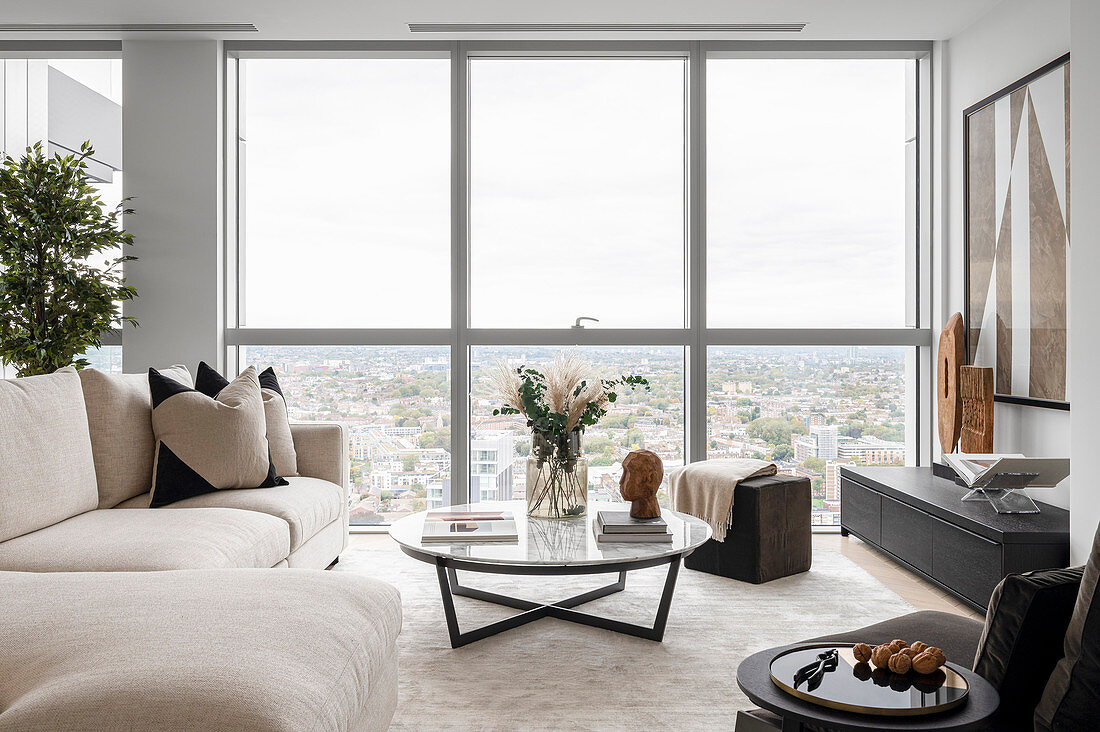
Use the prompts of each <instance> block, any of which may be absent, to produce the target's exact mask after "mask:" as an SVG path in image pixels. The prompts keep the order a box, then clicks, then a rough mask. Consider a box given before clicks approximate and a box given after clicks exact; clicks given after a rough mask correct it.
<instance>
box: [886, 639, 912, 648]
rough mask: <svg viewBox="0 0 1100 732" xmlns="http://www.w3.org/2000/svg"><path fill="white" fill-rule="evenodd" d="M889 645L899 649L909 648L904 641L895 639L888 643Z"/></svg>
mask: <svg viewBox="0 0 1100 732" xmlns="http://www.w3.org/2000/svg"><path fill="white" fill-rule="evenodd" d="M890 645H892V646H900V647H901V648H908V647H909V644H908V643H906V642H905V641H903V640H902V639H901V638H895V639H894V640H892V641H890Z"/></svg>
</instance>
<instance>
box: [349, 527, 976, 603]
mask: <svg viewBox="0 0 1100 732" xmlns="http://www.w3.org/2000/svg"><path fill="white" fill-rule="evenodd" d="M389 542H390V538H389V537H388V536H387V535H385V534H352V535H351V543H350V544H349V546H351V547H357V548H364V549H365V548H378V547H381V546H386V545H388V544H389ZM814 548H815V549H817V548H819V549H833V550H835V551H839V552H840V553H841V554H843V555H844V556H846V557H848V558H849V559H851V560H852V561H853V562H855V563H856V564H858V565H859V566H860V567H862V568H863V569H864V570H866V571H867V573H868V574H870V575H871V576H872V577H874V578H875V579H877V580H878V581H879V582H881V583H882V584H884V585H886V586H887V587H888V588H890V589H891V590H893V591H894V592H895V593H897V594H898V595H899V596H900V597H901V598H902V599H903V600H905V601H906V602H908V603H909V604H910V605H912V606H913V607H915V608H916V609H918V610H940V611H942V612H948V613H955V614H956V615H965V616H966V617H969V618H974V619H975V620H983V619H984V617H985V616H984V615H982V614H981V613H979V612H977V611H976V610H974V609H973V608H970V607H967V606H966V605H964V604H963V603H962V602H960V601H959V600H956V599H955V598H954V597H952V596H951V595H948V594H947V593H946V592H944V591H943V590H941V589H940V588H939V587H936V586H935V585H933V584H932V583H930V582H928V581H926V580H924V579H922V578H921V577H918V576H917V575H915V574H913V573H912V572H910V571H909V570H907V569H905V568H904V567H901V566H899V565H897V564H895V563H894V562H893V561H891V560H890V559H889V558H888V557H887V556H886V555H885V554H882V553H881V552H878V551H876V550H875V549H872V548H871V547H870V546H869V545H868V544H865V543H864V542H862V541H860V540H859V539H857V538H856V537H854V536H844V537H842V536H841V535H840V534H814Z"/></svg>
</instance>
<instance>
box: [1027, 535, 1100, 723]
mask: <svg viewBox="0 0 1100 732" xmlns="http://www.w3.org/2000/svg"><path fill="white" fill-rule="evenodd" d="M1064 647H1065V655H1064V656H1063V657H1062V660H1060V661H1059V662H1058V665H1057V666H1055V668H1054V673H1052V674H1051V676H1050V681H1048V682H1047V685H1046V689H1044V690H1043V697H1042V699H1040V700H1039V706H1038V707H1037V708H1036V709H1035V729H1036V730H1051V731H1052V732H1070V730H1074V731H1076V730H1091V729H1097V725H1098V722H1100V528H1098V529H1097V532H1096V537H1095V538H1094V539H1093V542H1092V554H1091V555H1089V561H1088V563H1087V564H1086V565H1085V571H1084V574H1083V575H1082V577H1081V590H1080V591H1079V592H1078V593H1077V600H1076V604H1075V605H1074V608H1073V616H1072V617H1071V618H1070V621H1069V628H1068V629H1067V630H1066V637H1065V646H1064Z"/></svg>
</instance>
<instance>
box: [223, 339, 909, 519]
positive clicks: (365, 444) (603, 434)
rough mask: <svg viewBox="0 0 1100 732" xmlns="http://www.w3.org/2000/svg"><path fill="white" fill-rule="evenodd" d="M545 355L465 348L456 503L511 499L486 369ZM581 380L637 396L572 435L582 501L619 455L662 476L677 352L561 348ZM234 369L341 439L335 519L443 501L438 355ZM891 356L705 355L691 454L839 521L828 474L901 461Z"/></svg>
mask: <svg viewBox="0 0 1100 732" xmlns="http://www.w3.org/2000/svg"><path fill="white" fill-rule="evenodd" d="M559 350H560V349H558V348H553V347H507V348H505V347H476V348H474V349H472V353H471V364H472V369H471V388H470V415H471V425H470V436H471V437H470V446H469V449H470V450H471V461H470V465H471V476H470V479H471V496H470V500H471V501H475V502H476V501H478V500H508V499H514V498H523V497H524V496H525V495H526V486H525V484H524V483H525V476H526V473H525V464H526V459H527V454H528V452H529V451H530V435H529V431H528V430H527V428H526V426H525V425H524V423H523V420H522V418H519V417H502V416H497V417H494V416H493V415H492V410H493V408H494V407H495V406H498V402H497V400H496V397H495V394H493V393H492V390H491V387H490V385H489V381H488V369H489V368H490V367H491V366H492V365H493V364H494V363H495V360H496V359H498V358H500V359H507V360H509V361H510V362H512V363H515V364H527V365H533V366H539V365H544V364H546V363H548V362H549V361H550V360H551V359H552V358H553V357H554V355H555V353H557V352H558V351H559ZM577 350H578V351H579V353H580V354H581V355H582V356H583V357H584V358H586V359H587V360H588V361H589V362H590V363H591V364H592V365H593V366H594V367H595V369H596V370H597V371H601V372H603V373H605V374H618V373H638V374H641V375H643V376H645V377H646V378H647V379H649V380H650V384H651V389H650V390H649V391H648V392H641V391H640V392H637V393H633V394H631V393H626V394H623V395H622V396H621V398H620V400H619V401H618V402H617V403H616V405H615V407H614V408H613V409H612V410H611V411H610V413H609V414H608V415H607V416H606V417H605V418H604V419H603V420H601V422H600V423H599V424H598V425H596V426H594V427H592V428H589V429H588V430H587V431H586V433H585V436H584V438H583V447H584V453H585V456H586V457H587V459H588V461H589V472H588V474H589V490H590V493H591V494H592V497H593V498H602V499H612V500H614V499H617V498H618V493H617V486H618V479H619V477H620V475H621V462H622V458H623V457H625V455H626V454H627V453H628V452H629V451H630V450H632V449H637V448H646V449H649V450H653V451H654V452H656V453H657V454H658V455H660V456H661V459H662V461H663V462H664V464H665V473H666V481H665V483H664V484H663V485H662V489H661V492H660V493H659V498H660V499H661V500H662V502H663V503H664V504H665V505H667V474H668V472H669V471H671V470H672V469H674V468H676V467H678V466H680V465H682V464H683V462H684V453H685V406H684V405H685V400H684V351H683V349H681V348H677V347H623V348H614V347H588V348H580V349H577ZM241 351H242V353H241V366H242V367H243V366H245V365H248V364H256V365H258V366H273V367H274V368H275V369H276V372H277V373H278V376H279V379H280V382H281V384H282V387H283V391H284V394H285V395H286V399H287V404H288V409H289V412H290V416H291V419H294V420H307V421H308V420H338V421H342V422H345V423H346V424H347V425H348V426H349V430H350V436H351V453H352V454H351V480H352V491H351V492H352V496H351V499H350V500H351V503H350V509H351V515H352V521H353V523H356V524H365V525H372V524H373V525H377V524H384V523H389V522H391V521H393V520H395V519H397V518H400V517H401V516H403V515H407V514H409V513H412V512H414V511H416V510H424V509H426V508H431V507H439V506H443V505H446V504H448V503H451V502H452V501H451V500H450V499H451V485H452V480H453V476H452V475H451V471H450V464H451V460H450V455H451V452H452V450H454V449H466V448H465V446H461V447H460V446H456V445H453V444H452V442H451V430H450V408H451V404H450V394H451V385H450V370H449V369H450V364H449V355H448V354H449V349H447V348H446V347H394V346H333V347H316V346H310V347H292V346H287V347H274V346H264V347H248V348H247V349H245V348H242V349H241ZM906 357H907V356H906V349H903V348H863V347H846V348H830V347H817V348H798V347H782V348H778V347H777V348H770V347H751V348H750V347H739V348H712V349H711V352H710V354H709V360H708V372H707V373H708V379H707V413H708V419H707V433H708V434H707V457H708V458H718V457H756V458H760V459H769V460H774V461H776V463H777V464H778V465H779V467H780V470H781V471H783V472H787V473H792V474H798V475H805V476H806V477H808V478H810V479H811V482H812V485H813V521H814V523H815V525H818V526H833V525H835V524H837V523H838V521H839V485H838V482H837V478H836V476H837V472H838V471H837V467H838V466H839V465H843V464H904V463H905V460H906V419H907V417H908V414H909V411H910V400H911V394H910V391H909V390H908V389H907V387H906V383H907V382H906V376H905V369H906Z"/></svg>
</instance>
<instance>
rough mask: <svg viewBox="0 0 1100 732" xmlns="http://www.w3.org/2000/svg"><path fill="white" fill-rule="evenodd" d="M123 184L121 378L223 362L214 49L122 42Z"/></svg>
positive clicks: (208, 43)
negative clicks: (127, 244)
mask: <svg viewBox="0 0 1100 732" xmlns="http://www.w3.org/2000/svg"><path fill="white" fill-rule="evenodd" d="M122 56H123V63H122V74H123V76H122V93H123V117H122V137H123V164H124V169H125V171H126V175H125V177H124V179H123V188H124V191H125V194H126V195H128V196H134V197H135V198H134V201H133V202H132V203H131V205H132V206H133V208H134V209H135V210H136V211H137V213H136V215H134V216H131V217H128V218H127V220H126V228H127V229H129V230H130V232H131V233H132V234H133V235H134V247H133V252H132V253H133V254H134V255H135V256H137V257H138V260H137V261H136V262H130V263H129V264H128V266H127V267H126V278H127V280H128V281H129V284H131V285H133V286H134V287H135V288H136V289H137V292H138V297H137V299H136V300H134V301H133V302H132V303H128V305H127V308H126V313H127V314H128V315H133V316H134V317H136V318H137V319H138V321H139V323H140V325H141V327H140V328H130V327H127V328H126V329H125V330H124V331H123V359H124V362H123V369H124V370H125V371H127V372H137V371H143V370H145V369H146V368H148V367H149V366H161V365H169V364H173V363H183V364H186V365H187V366H188V367H189V368H190V369H192V371H194V368H195V366H196V365H197V363H198V361H199V359H202V360H205V361H207V362H208V363H210V364H219V363H220V362H221V361H222V360H224V353H225V349H224V348H223V347H222V342H223V338H224V335H223V333H222V327H221V326H222V323H223V319H222V308H223V304H222V295H221V288H222V276H221V272H222V264H223V260H222V216H221V208H222V81H221V80H222V67H223V61H222V49H221V43H220V42H218V41H213V40H200V41H145V40H140V41H124V42H123V45H122Z"/></svg>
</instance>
